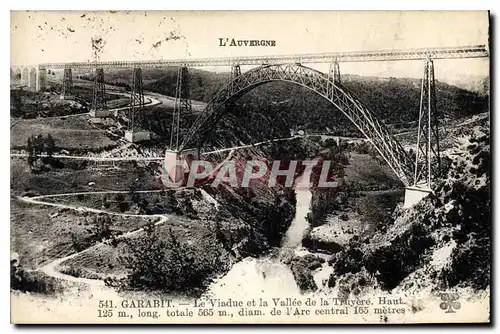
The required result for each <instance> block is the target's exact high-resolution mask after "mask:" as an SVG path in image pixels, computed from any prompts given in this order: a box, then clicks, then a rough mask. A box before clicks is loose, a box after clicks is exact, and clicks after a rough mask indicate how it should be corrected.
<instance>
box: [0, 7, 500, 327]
mask: <svg viewBox="0 0 500 334" xmlns="http://www.w3.org/2000/svg"><path fill="white" fill-rule="evenodd" d="M499 3H500V1H498V0H496V1H494V0H474V1H465V0H453V1H441V2H437V1H436V0H420V1H414V2H411V3H410V2H408V1H401V0H392V1H391V0H377V1H369V0H366V1H360V0H348V1H335V2H333V1H324V2H322V3H319V1H318V2H315V1H311V0H308V1H293V2H292V1H290V0H287V1H279V2H275V3H271V2H270V1H269V0H251V1H247V2H242V1H236V0H232V1H229V0H209V1H202V0H197V1H195V0H182V1H168V2H167V1H158V0H156V1H145V0H141V1H135V2H132V1H123V0H121V1H120V0H112V1H106V2H103V1H102V0H86V1H84V2H74V1H73V2H68V1H62V0H57V1H48V0H44V1H40V0H38V1H35V0H30V1H27V0H18V1H15V3H13V2H10V1H2V2H1V4H0V6H1V7H2V11H1V12H0V13H1V20H0V24H1V25H2V37H3V38H2V40H3V41H4V46H5V44H7V43H8V45H9V47H4V48H2V51H1V53H2V61H3V64H4V66H3V67H2V68H1V71H2V72H1V73H2V75H3V76H2V77H3V78H4V79H3V82H2V87H1V93H2V96H3V97H4V98H3V99H2V101H4V102H3V103H4V104H3V106H4V108H3V110H2V112H1V113H0V117H2V118H1V120H0V124H1V126H2V127H3V128H4V130H5V131H3V132H2V133H4V140H2V141H1V143H0V148H1V152H2V157H4V159H5V162H4V163H3V164H2V165H1V166H2V167H1V174H2V177H1V189H2V190H1V201H0V205H1V211H0V212H1V213H2V217H3V220H2V229H3V231H2V232H3V233H1V236H2V238H3V240H2V241H3V242H1V244H2V246H3V250H2V254H3V257H2V258H3V259H4V261H5V262H4V263H5V265H7V254H10V247H9V245H10V231H9V225H10V218H9V213H10V204H9V198H10V158H8V154H9V151H10V138H9V137H10V135H9V134H10V127H9V125H10V119H9V117H10V116H9V112H8V110H9V109H10V107H9V106H8V105H7V103H8V101H9V95H7V94H8V93H7V92H8V91H9V89H8V87H7V86H9V85H10V83H9V76H10V74H9V73H8V72H7V66H6V65H7V63H10V10H26V9H33V8H36V9H37V10H58V9H67V8H71V10H107V9H116V10H387V9H392V10H478V9H483V10H484V9H489V10H491V11H492V15H493V16H495V14H498V12H499V10H497V8H498V6H499ZM9 5H10V7H9ZM3 7H6V8H3ZM495 21H496V20H495ZM493 28H494V26H493ZM496 35H497V34H495V33H494V32H493V37H494V40H493V41H492V42H493V43H495V42H498V40H497V38H496ZM495 46H496V45H495ZM494 49H495V48H494ZM493 56H494V59H492V62H493V63H497V62H498V57H497V55H496V54H494V55H493ZM491 76H492V77H493V78H495V76H494V74H493V73H492V74H491ZM493 87H494V88H495V91H494V92H491V95H493V96H498V94H497V93H498V89H499V88H498V85H496V84H494V85H493ZM493 106H495V105H493ZM491 114H495V110H491ZM499 122H500V116H498V115H496V116H494V124H492V127H493V128H499V124H498V123H499ZM495 137H496V136H495ZM499 150H500V149H499V148H498V147H497V145H494V152H493V154H494V155H495V156H498V153H499V152H498V151H499ZM7 159H9V160H7ZM497 169H500V165H498V164H497V165H496V167H495V171H494V172H497V171H498V170H497ZM496 174H497V175H498V173H496ZM494 179H496V178H494ZM493 186H494V185H493ZM494 189H495V187H493V189H492V190H494ZM494 199H495V202H494V204H493V207H497V208H498V207H499V205H498V204H499V201H500V200H499V199H498V197H497V196H495V197H494ZM492 223H493V224H495V222H492ZM499 230H500V228H499V227H496V228H495V229H494V232H495V235H494V237H493V240H498V239H499V238H498V231H499ZM495 250H496V247H495ZM494 260H495V263H494V268H497V267H498V264H499V257H498V254H496V252H495V254H494ZM494 278H495V282H494V283H493V284H494V287H496V289H494V290H493V291H494V292H496V291H497V290H498V285H497V284H496V283H497V282H498V275H494ZM9 279H10V277H9V273H8V270H5V271H3V275H1V281H2V290H1V291H2V296H3V298H2V299H1V308H0V310H1V312H0V314H1V317H2V322H1V325H2V326H1V327H2V329H3V330H4V331H3V333H12V332H14V331H17V330H23V328H19V327H14V326H12V325H10V324H9V323H10V312H9V311H10V293H9V291H10V288H9ZM492 300H493V301H495V297H494V296H493V295H492ZM497 310H498V307H494V308H493V311H494V313H495V314H494V315H492V317H493V319H496V321H498V319H499V318H498V312H497ZM26 311H27V312H29V310H26ZM242 329H243V327H234V326H231V327H229V326H226V327H215V328H214V327H204V328H201V327H199V326H198V327H191V328H186V327H175V328H174V327H150V328H145V327H130V326H129V327H120V328H118V327H106V326H104V327H99V328H95V327H91V328H88V327H87V328H86V327H71V328H68V327H63V328H60V329H57V328H54V327H48V328H47V327H45V328H44V327H37V328H36V329H35V328H31V330H35V331H37V332H38V331H40V332H50V333H51V332H54V331H57V332H61V333H70V332H74V331H78V332H94V331H106V333H108V334H112V333H121V332H122V331H127V332H144V331H145V330H148V331H154V332H165V331H174V332H177V331H185V332H194V331H196V330H204V331H206V332H214V333H215V332H219V331H229V332H234V331H236V330H242ZM245 329H246V330H251V331H255V332H257V331H259V332H269V333H270V332H274V331H278V330H280V331H289V330H299V331H304V332H308V331H310V330H311V327H303V326H293V327H285V328H283V327H280V328H278V327H272V328H262V327H253V328H245ZM314 329H315V330H322V331H328V332H330V333H331V332H333V331H334V332H336V333H337V332H348V331H359V330H363V331H365V330H367V329H368V330H377V331H385V330H387V327H382V326H380V327H375V328H374V327H361V328H359V327H335V326H332V327H321V328H317V327H316V328H314ZM470 329H472V328H471V327H467V326H466V327H458V326H456V327H452V328H444V327H438V328H428V327H411V328H406V327H397V328H392V329H391V330H395V331H396V332H401V333H404V332H406V331H408V330H412V331H416V332H424V331H425V332H433V331H436V332H437V331H443V330H446V331H453V332H460V331H469V330H470ZM24 330H26V328H24Z"/></svg>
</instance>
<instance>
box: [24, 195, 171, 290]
mask: <svg viewBox="0 0 500 334" xmlns="http://www.w3.org/2000/svg"><path fill="white" fill-rule="evenodd" d="M160 191H162V190H143V191H137V192H138V193H151V192H160ZM119 193H127V191H94V192H79V193H78V192H75V193H67V194H55V195H43V196H36V197H31V198H30V197H22V196H20V197H18V199H19V200H20V201H22V202H25V203H30V204H37V205H47V206H53V207H58V208H64V209H70V210H76V211H79V212H92V213H104V214H108V215H113V216H122V217H140V218H159V220H158V221H157V222H156V223H155V226H159V225H162V224H164V223H165V222H167V221H168V219H169V217H167V216H166V215H136V214H126V213H118V212H112V211H106V210H100V209H94V208H89V207H84V206H73V205H68V204H59V203H51V202H46V201H43V200H41V199H43V198H47V197H63V196H72V195H75V196H76V195H80V194H83V195H90V194H119ZM142 231H144V228H142V227H141V228H138V229H136V230H132V231H128V232H126V233H124V234H121V235H119V236H117V237H116V240H121V239H125V238H129V237H131V236H133V235H135V234H137V233H140V232H142ZM104 243H105V241H103V242H99V243H97V244H95V245H93V246H91V247H89V248H86V249H84V250H82V251H80V252H77V253H74V254H71V255H68V256H65V257H62V258H59V259H56V260H54V261H52V262H50V263H49V264H46V265H44V266H42V267H40V268H38V270H41V271H42V272H44V273H45V274H46V275H48V276H51V277H54V278H58V279H62V280H65V281H70V282H74V283H84V284H88V285H92V286H104V282H103V281H101V280H99V279H89V278H82V277H75V276H71V275H67V274H63V273H61V272H60V271H59V270H58V269H59V266H60V265H61V264H62V263H63V262H66V261H67V260H70V259H72V258H74V257H76V256H78V255H80V254H83V253H85V252H88V251H90V250H92V249H95V248H96V247H99V246H100V245H102V244H104Z"/></svg>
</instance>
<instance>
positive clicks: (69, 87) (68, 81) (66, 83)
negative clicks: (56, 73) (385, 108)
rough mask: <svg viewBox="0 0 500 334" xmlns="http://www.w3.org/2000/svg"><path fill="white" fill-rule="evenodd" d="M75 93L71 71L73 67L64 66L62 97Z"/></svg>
mask: <svg viewBox="0 0 500 334" xmlns="http://www.w3.org/2000/svg"><path fill="white" fill-rule="evenodd" d="M72 94H73V74H72V73H71V68H69V67H65V68H64V75H63V82H62V89H61V98H62V99H64V98H65V97H68V96H71V95H72Z"/></svg>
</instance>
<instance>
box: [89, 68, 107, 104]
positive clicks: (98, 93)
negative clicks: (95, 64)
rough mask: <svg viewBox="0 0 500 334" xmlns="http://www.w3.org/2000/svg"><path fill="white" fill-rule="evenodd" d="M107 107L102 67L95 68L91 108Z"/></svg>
mask: <svg viewBox="0 0 500 334" xmlns="http://www.w3.org/2000/svg"><path fill="white" fill-rule="evenodd" d="M107 108H108V107H107V104H106V87H105V84H104V69H102V68H96V70H95V77H94V92H93V94H92V106H91V110H106V109H107Z"/></svg>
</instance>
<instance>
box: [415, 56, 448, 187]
mask: <svg viewBox="0 0 500 334" xmlns="http://www.w3.org/2000/svg"><path fill="white" fill-rule="evenodd" d="M416 150H417V151H416V158H415V175H414V179H413V185H414V186H418V187H425V188H428V189H431V182H432V180H433V179H434V178H435V177H439V176H440V173H441V158H440V155H439V124H438V111H437V109H436V86H435V80H434V62H433V61H432V59H428V60H427V61H426V62H425V68H424V77H423V79H422V85H421V92H420V110H419V115H418V133H417V148H416Z"/></svg>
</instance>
